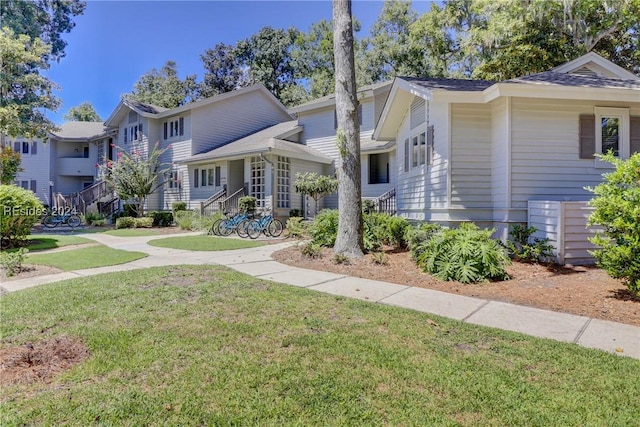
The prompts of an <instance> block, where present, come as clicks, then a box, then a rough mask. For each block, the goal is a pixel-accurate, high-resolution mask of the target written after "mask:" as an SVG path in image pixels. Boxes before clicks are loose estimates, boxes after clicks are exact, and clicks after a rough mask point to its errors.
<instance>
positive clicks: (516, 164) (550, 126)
mask: <svg viewBox="0 0 640 427" xmlns="http://www.w3.org/2000/svg"><path fill="white" fill-rule="evenodd" d="M594 106H595V104H591V105H589V104H588V103H586V102H580V103H578V102H572V101H562V100H545V99H539V100H532V99H521V98H514V99H513V101H512V166H511V180H512V181H511V192H512V194H511V197H512V207H513V208H516V209H525V208H526V207H527V202H528V201H529V200H588V199H589V198H590V197H591V193H589V192H588V191H587V190H585V189H584V187H585V186H591V185H597V184H598V183H599V182H601V179H602V178H601V175H602V173H603V172H606V169H603V168H597V167H595V166H596V162H594V160H591V159H580V158H579V135H578V131H579V129H578V124H579V116H580V114H591V113H593V108H594Z"/></svg>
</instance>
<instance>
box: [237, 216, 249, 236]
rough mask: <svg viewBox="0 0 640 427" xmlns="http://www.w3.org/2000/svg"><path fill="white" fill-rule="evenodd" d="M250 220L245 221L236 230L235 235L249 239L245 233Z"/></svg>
mask: <svg viewBox="0 0 640 427" xmlns="http://www.w3.org/2000/svg"><path fill="white" fill-rule="evenodd" d="M249 222H250V220H248V219H245V220H244V221H242V222H241V223H240V224H238V227H237V228H236V233H238V236H239V237H242V238H245V237H249V233H247V226H248V225H249Z"/></svg>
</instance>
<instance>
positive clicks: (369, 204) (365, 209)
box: [362, 199, 376, 214]
mask: <svg viewBox="0 0 640 427" xmlns="http://www.w3.org/2000/svg"><path fill="white" fill-rule="evenodd" d="M375 212H376V202H375V201H374V200H371V199H362V213H364V214H372V213H375Z"/></svg>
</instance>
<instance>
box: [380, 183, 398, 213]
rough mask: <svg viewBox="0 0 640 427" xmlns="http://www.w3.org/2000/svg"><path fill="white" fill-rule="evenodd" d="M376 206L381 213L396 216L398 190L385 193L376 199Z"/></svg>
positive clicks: (393, 189)
mask: <svg viewBox="0 0 640 427" xmlns="http://www.w3.org/2000/svg"><path fill="white" fill-rule="evenodd" d="M376 205H377V207H378V212H379V213H387V214H389V215H395V214H396V189H395V188H392V189H391V190H389V191H387V192H386V193H383V194H382V195H380V197H378V198H377V199H376Z"/></svg>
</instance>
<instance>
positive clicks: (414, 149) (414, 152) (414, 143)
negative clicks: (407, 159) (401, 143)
mask: <svg viewBox="0 0 640 427" xmlns="http://www.w3.org/2000/svg"><path fill="white" fill-rule="evenodd" d="M417 166H418V137H417V136H414V137H413V138H411V168H415V167H417Z"/></svg>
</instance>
